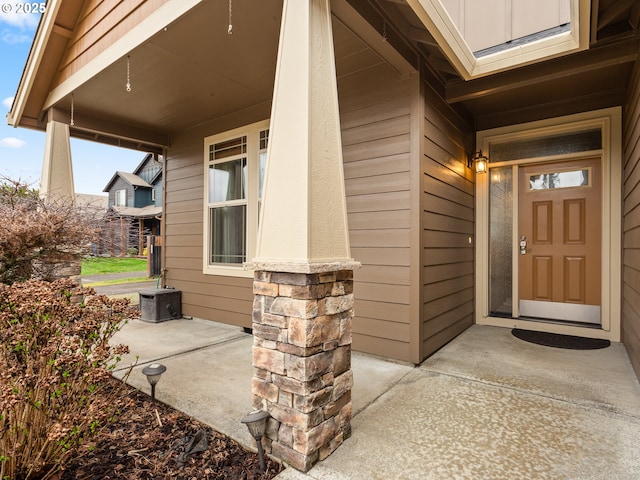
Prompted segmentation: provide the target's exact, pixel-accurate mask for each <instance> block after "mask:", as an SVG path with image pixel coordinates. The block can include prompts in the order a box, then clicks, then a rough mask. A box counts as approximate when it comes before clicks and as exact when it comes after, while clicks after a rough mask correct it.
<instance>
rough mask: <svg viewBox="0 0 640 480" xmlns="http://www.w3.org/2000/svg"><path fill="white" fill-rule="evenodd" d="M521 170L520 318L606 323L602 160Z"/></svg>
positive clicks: (575, 161) (536, 166)
mask: <svg viewBox="0 0 640 480" xmlns="http://www.w3.org/2000/svg"><path fill="white" fill-rule="evenodd" d="M519 171H520V174H519V177H520V178H519V186H518V188H519V212H518V218H519V220H518V223H519V245H518V249H519V253H520V254H519V259H520V262H519V296H520V304H519V307H520V316H521V317H534V318H547V319H554V320H562V321H571V322H581V323H595V324H600V323H601V321H600V302H601V298H600V297H601V268H602V267H601V264H602V261H601V254H602V252H601V237H602V228H601V225H602V165H601V160H600V158H590V159H585V160H571V161H563V162H554V163H545V164H539V165H528V166H524V167H521V168H520V169H519Z"/></svg>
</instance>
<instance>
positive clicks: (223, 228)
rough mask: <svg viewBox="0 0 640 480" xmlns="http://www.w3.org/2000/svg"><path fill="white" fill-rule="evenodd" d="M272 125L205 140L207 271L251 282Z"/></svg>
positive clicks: (261, 123)
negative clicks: (247, 278)
mask: <svg viewBox="0 0 640 480" xmlns="http://www.w3.org/2000/svg"><path fill="white" fill-rule="evenodd" d="M268 127H269V122H268V120H265V121H263V122H258V123H254V124H251V125H248V126H246V127H243V128H239V129H235V130H232V131H229V132H225V133H221V134H218V135H212V136H210V137H207V138H205V141H204V149H205V172H204V175H205V186H204V188H205V191H204V197H205V212H204V252H203V253H204V262H203V271H204V273H206V274H213V275H231V276H251V275H252V273H251V272H248V271H246V270H244V268H243V265H242V264H243V263H244V262H246V261H248V260H251V258H253V257H254V255H255V249H256V238H257V231H258V215H259V209H260V202H261V199H262V182H263V180H264V168H265V163H266V152H267V142H268V136H269V129H268Z"/></svg>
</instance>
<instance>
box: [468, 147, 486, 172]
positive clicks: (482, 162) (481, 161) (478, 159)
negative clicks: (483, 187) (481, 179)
mask: <svg viewBox="0 0 640 480" xmlns="http://www.w3.org/2000/svg"><path fill="white" fill-rule="evenodd" d="M474 165H475V169H476V173H487V169H488V167H489V158H488V157H487V156H486V155H485V154H484V153H482V149H481V150H480V151H479V152H476V153H474V154H473V156H472V157H469V159H468V160H467V167H469V168H471V167H473V166H474Z"/></svg>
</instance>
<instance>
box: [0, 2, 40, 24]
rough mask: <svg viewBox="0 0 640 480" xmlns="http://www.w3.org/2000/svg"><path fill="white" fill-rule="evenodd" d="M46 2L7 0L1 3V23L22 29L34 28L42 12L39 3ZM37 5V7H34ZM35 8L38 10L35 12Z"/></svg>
mask: <svg viewBox="0 0 640 480" xmlns="http://www.w3.org/2000/svg"><path fill="white" fill-rule="evenodd" d="M35 3H38V4H43V3H44V2H28V1H27V2H25V1H20V0H18V1H16V0H13V1H5V2H2V3H1V4H0V7H1V8H0V23H6V24H9V25H11V26H13V27H19V28H22V29H34V28H35V27H36V26H37V25H38V21H40V16H41V12H40V9H42V8H44V7H40V6H39V5H34V4H35ZM34 6H35V7H37V8H34ZM34 10H37V11H35V12H34Z"/></svg>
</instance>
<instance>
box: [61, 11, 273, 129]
mask: <svg viewBox="0 0 640 480" xmlns="http://www.w3.org/2000/svg"><path fill="white" fill-rule="evenodd" d="M281 11H282V0H262V1H260V2H255V3H254V2H250V4H249V2H234V3H233V16H232V20H233V33H232V34H231V35H229V34H228V3H226V2H202V3H200V4H199V5H198V6H196V7H194V8H193V9H192V10H190V11H189V12H188V13H186V14H185V15H183V16H182V17H181V18H179V19H177V20H176V21H175V22H173V23H172V24H170V25H168V26H167V27H166V28H165V29H164V30H163V31H161V32H159V33H158V34H156V35H155V36H153V37H152V38H150V39H149V40H148V41H146V42H144V43H143V44H142V45H141V46H139V47H137V48H135V49H133V50H132V51H130V52H129V53H128V58H127V56H123V57H122V58H120V59H119V60H117V61H116V62H115V63H113V64H111V65H110V66H108V67H107V68H106V69H104V70H102V71H101V72H98V73H97V74H96V75H95V76H94V77H93V78H91V79H89V80H88V81H86V82H85V83H84V84H83V85H81V86H80V87H79V88H78V89H76V90H75V91H74V92H73V104H74V123H75V127H76V133H79V132H78V131H79V130H82V129H83V128H84V127H85V125H83V122H84V123H85V124H86V127H87V128H86V129H87V130H91V129H95V130H96V131H98V130H100V128H97V127H96V125H98V124H100V125H103V126H104V125H121V126H125V127H129V128H131V129H132V130H136V131H147V132H155V133H160V134H164V135H169V134H171V133H172V132H175V131H182V130H186V129H189V128H191V127H194V126H196V125H199V124H201V123H203V122H206V121H209V120H211V119H212V118H216V117H222V116H224V115H227V114H230V113H232V112H234V111H237V110H239V109H240V110H241V109H243V108H247V107H249V106H252V105H255V104H258V103H260V102H264V101H270V99H271V95H272V92H273V80H274V76H275V65H276V56H277V46H278V37H279V32H280V16H281ZM127 62H128V63H129V72H130V73H129V80H130V84H131V91H130V92H127V90H126V83H127ZM55 108H56V109H57V110H58V111H59V112H61V114H62V116H63V117H64V116H68V117H70V111H71V95H67V96H66V97H65V98H64V99H63V100H61V101H60V102H58V103H57V104H56V105H55ZM68 120H70V118H69V119H68ZM85 136H86V135H85ZM89 137H90V135H89Z"/></svg>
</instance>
